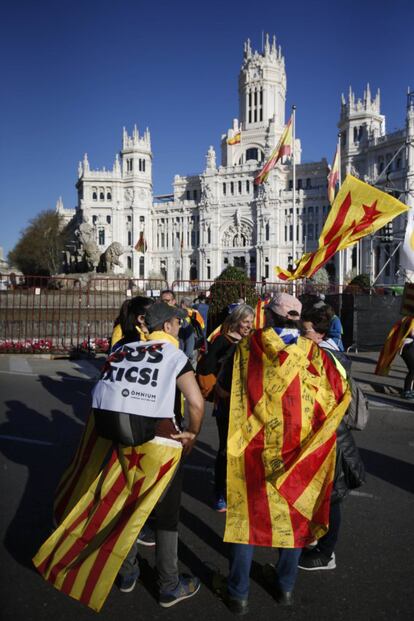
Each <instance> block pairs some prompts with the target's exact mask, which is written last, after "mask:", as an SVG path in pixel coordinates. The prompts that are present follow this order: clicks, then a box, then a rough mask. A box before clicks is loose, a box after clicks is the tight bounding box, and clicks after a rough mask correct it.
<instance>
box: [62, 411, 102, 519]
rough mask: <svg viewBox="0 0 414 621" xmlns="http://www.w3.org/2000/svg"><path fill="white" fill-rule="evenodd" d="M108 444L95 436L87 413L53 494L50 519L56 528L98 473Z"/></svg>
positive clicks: (91, 421)
mask: <svg viewBox="0 0 414 621" xmlns="http://www.w3.org/2000/svg"><path fill="white" fill-rule="evenodd" d="M111 448H112V442H111V441H110V440H106V439H105V438H102V437H101V436H99V435H98V434H97V432H96V428H95V418H94V415H93V413H92V412H91V413H90V414H89V417H88V420H87V422H86V425H85V430H84V432H83V434H82V437H81V440H80V443H79V446H78V448H77V450H76V453H75V456H74V458H73V460H72V462H71V463H70V465H69V467H68V468H67V469H66V471H65V472H64V473H63V476H62V478H61V480H60V481H59V484H58V487H57V489H56V492H55V500H54V505H53V517H54V521H55V524H56V525H59V524H60V523H61V522H62V520H63V519H64V518H65V517H66V516H67V515H68V514H69V513H70V512H71V511H72V509H73V507H74V506H75V505H76V504H77V503H78V502H79V500H80V499H81V498H82V496H83V495H84V494H85V493H86V492H87V490H88V489H89V487H90V485H92V483H93V482H94V480H95V479H96V477H97V476H98V474H99V473H100V472H102V470H103V467H104V463H105V458H106V457H107V455H108V454H109V452H110V450H111Z"/></svg>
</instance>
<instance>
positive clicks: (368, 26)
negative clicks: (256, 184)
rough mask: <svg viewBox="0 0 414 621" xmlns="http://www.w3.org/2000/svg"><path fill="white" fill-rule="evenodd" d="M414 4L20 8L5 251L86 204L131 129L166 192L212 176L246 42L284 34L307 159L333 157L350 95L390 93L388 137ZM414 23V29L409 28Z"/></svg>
mask: <svg viewBox="0 0 414 621" xmlns="http://www.w3.org/2000/svg"><path fill="white" fill-rule="evenodd" d="M413 19H414V3H413V2H412V0H394V2H390V0H377V1H373V0H359V1H356V0H348V2H346V3H335V2H332V1H331V2H327V1H325V0H315V1H312V0H296V1H295V2H283V3H282V2H278V1H277V0H271V1H269V0H262V1H261V2H247V1H245V0H238V1H237V2H236V1H233V0H229V1H227V2H226V1H224V0H221V1H217V0H209V2H197V0H195V1H194V0H193V2H189V1H180V0H175V1H174V2H171V1H169V2H164V1H162V0H159V1H158V2H157V3H155V2H153V3H150V2H142V1H141V0H83V1H79V0H70V1H69V0H38V1H37V2H34V1H33V0H14V2H8V3H7V4H5V6H4V7H3V11H2V19H1V25H0V67H1V75H2V93H3V95H2V97H1V100H0V110H1V114H0V123H1V144H0V171H1V177H2V181H1V184H0V187H1V191H0V205H1V213H2V227H1V233H0V246H3V248H4V250H5V253H7V252H8V251H9V250H10V249H11V248H12V247H13V246H14V244H15V243H16V241H17V239H18V237H19V233H20V231H21V230H22V229H24V228H25V226H27V224H28V221H29V220H30V219H31V218H33V217H34V216H36V215H37V214H38V213H39V212H40V211H42V210H44V209H50V208H54V207H55V204H56V200H57V198H58V196H59V195H62V197H63V201H64V205H65V207H74V206H75V205H76V190H75V183H76V179H77V163H78V161H79V160H80V159H81V158H82V156H83V153H84V152H85V151H86V152H87V153H88V156H89V161H90V164H91V167H92V168H102V167H103V166H106V167H111V166H112V163H113V160H114V156H115V153H116V152H117V151H119V149H120V146H121V144H120V143H121V133H122V127H123V126H124V125H125V126H126V127H127V129H128V130H129V131H131V130H132V127H133V124H134V123H135V122H136V123H137V125H138V127H139V129H140V131H141V130H142V131H143V130H144V129H145V127H147V126H148V127H149V128H150V131H151V139H152V147H153V158H154V159H153V181H154V193H155V194H162V193H168V192H171V190H172V181H173V177H174V174H176V173H179V174H189V173H195V172H199V171H202V170H203V168H204V164H205V154H206V152H207V149H208V147H209V145H210V144H212V145H214V146H215V148H216V150H217V153H218V154H219V143H220V136H221V134H222V133H223V132H225V131H226V130H227V128H228V127H230V126H231V122H232V119H233V118H234V117H237V115H238V98H237V84H238V73H239V70H240V65H241V61H242V51H243V42H244V40H245V39H247V37H250V39H251V40H252V45H253V46H254V47H255V48H256V49H260V48H261V38H262V31H264V32H269V33H270V34H273V33H274V34H276V38H277V42H278V43H279V44H281V46H282V51H283V53H284V56H285V60H286V71H287V87H288V93H287V107H288V109H289V108H290V106H291V105H292V104H295V105H296V106H297V117H296V121H297V130H296V134H297V136H298V137H299V138H300V139H301V141H302V150H303V151H302V159H303V161H315V160H320V159H321V158H322V157H324V156H325V157H327V158H328V159H329V160H330V159H331V157H332V154H333V151H334V149H335V142H336V134H337V126H336V125H337V122H338V118H339V109H340V95H341V92H345V93H347V91H348V87H349V84H352V86H353V88H354V90H355V91H356V94H357V96H362V92H363V89H364V87H365V85H366V83H367V81H369V82H370V85H371V90H372V91H373V92H375V91H376V89H377V88H378V87H380V89H381V108H382V112H383V113H385V114H386V117H387V131H393V130H394V129H397V128H400V127H403V125H404V123H405V106H406V92H407V87H408V86H411V87H412V88H414V75H413V67H414V52H413V49H412V41H411V38H410V31H411V29H412V23H413ZM407 25H408V27H407Z"/></svg>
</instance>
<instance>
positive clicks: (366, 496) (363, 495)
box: [349, 489, 374, 498]
mask: <svg viewBox="0 0 414 621" xmlns="http://www.w3.org/2000/svg"><path fill="white" fill-rule="evenodd" d="M349 493H350V494H351V496H361V497H363V498H374V494H368V493H367V492H357V490H355V489H351V491H350V492H349Z"/></svg>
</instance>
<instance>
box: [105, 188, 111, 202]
mask: <svg viewBox="0 0 414 621" xmlns="http://www.w3.org/2000/svg"><path fill="white" fill-rule="evenodd" d="M106 200H107V201H111V200H112V192H111V191H110V190H107V191H106Z"/></svg>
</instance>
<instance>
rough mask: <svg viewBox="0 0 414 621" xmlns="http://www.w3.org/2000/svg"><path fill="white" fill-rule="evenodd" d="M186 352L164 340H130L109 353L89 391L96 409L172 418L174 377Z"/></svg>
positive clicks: (185, 360)
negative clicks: (101, 370) (94, 383)
mask: <svg viewBox="0 0 414 621" xmlns="http://www.w3.org/2000/svg"><path fill="white" fill-rule="evenodd" d="M187 362H188V358H187V356H186V355H185V354H184V353H183V352H182V351H181V350H179V349H177V347H175V346H174V345H173V344H172V343H170V342H166V341H159V340H157V341H145V342H143V341H133V342H131V343H126V344H125V345H123V346H122V347H120V348H119V349H117V350H116V351H115V352H114V353H113V354H111V355H110V356H109V358H108V360H107V362H106V365H105V367H104V369H103V373H102V377H101V379H100V380H99V381H98V382H97V384H96V385H95V387H94V389H93V391H92V407H93V408H96V409H99V410H110V411H112V412H123V413H125V414H138V415H140V416H148V417H155V418H173V417H174V400H175V389H176V378H177V376H178V375H179V373H180V371H181V370H182V369H183V368H184V366H185V365H186V364H187Z"/></svg>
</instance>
